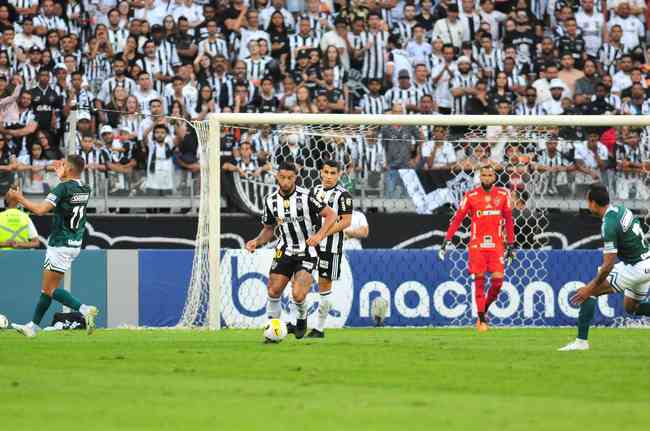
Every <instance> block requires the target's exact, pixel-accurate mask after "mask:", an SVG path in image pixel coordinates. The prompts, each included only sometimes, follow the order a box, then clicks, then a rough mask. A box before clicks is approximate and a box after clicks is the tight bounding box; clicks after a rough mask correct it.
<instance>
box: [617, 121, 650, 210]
mask: <svg viewBox="0 0 650 431" xmlns="http://www.w3.org/2000/svg"><path fill="white" fill-rule="evenodd" d="M639 138H640V137H639V132H638V131H637V130H628V131H627V133H626V134H625V135H624V136H623V142H622V143H620V144H618V145H616V149H615V151H616V196H617V197H618V198H619V199H642V200H647V199H648V198H649V197H650V194H648V186H647V180H648V172H647V171H646V170H645V169H644V166H645V163H646V162H648V154H647V152H644V151H643V149H642V148H641V146H640V139H639Z"/></svg>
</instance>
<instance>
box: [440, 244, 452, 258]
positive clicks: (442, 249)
mask: <svg viewBox="0 0 650 431" xmlns="http://www.w3.org/2000/svg"><path fill="white" fill-rule="evenodd" d="M450 244H451V241H449V240H445V242H443V243H442V246H441V247H440V250H438V258H439V259H440V260H442V261H444V260H445V254H447V247H449V245H450Z"/></svg>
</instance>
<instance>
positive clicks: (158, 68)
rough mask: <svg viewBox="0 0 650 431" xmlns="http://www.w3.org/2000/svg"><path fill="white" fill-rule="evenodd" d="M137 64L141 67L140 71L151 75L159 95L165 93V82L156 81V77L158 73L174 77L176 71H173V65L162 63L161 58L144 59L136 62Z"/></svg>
mask: <svg viewBox="0 0 650 431" xmlns="http://www.w3.org/2000/svg"><path fill="white" fill-rule="evenodd" d="M135 64H137V65H138V66H140V69H142V71H143V72H147V73H148V74H149V75H150V77H151V81H152V82H153V84H154V89H155V90H156V91H157V92H158V93H160V94H163V93H164V91H165V81H162V80H160V79H156V76H155V75H156V74H157V73H162V74H163V75H165V76H174V69H172V66H171V64H169V63H167V62H164V61H162V59H161V58H160V57H154V58H153V59H151V58H148V57H143V58H140V59H138V60H136V62H135Z"/></svg>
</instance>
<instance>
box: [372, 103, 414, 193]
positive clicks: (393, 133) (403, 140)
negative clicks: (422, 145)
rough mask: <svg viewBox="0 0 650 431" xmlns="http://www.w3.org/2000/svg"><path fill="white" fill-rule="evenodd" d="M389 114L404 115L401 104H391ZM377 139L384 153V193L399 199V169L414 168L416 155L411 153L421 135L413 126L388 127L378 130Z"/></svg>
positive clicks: (400, 182)
mask: <svg viewBox="0 0 650 431" xmlns="http://www.w3.org/2000/svg"><path fill="white" fill-rule="evenodd" d="M391 114H393V115H400V114H404V106H403V105H402V103H401V102H399V101H395V102H393V106H392V110H391ZM379 139H380V142H381V144H382V145H383V148H384V151H385V153H386V170H387V172H386V174H385V176H384V186H385V189H384V192H385V195H386V197H388V198H397V197H401V196H402V194H401V192H400V191H399V190H398V187H400V184H402V181H401V179H400V175H399V169H412V168H414V167H415V163H416V159H417V155H416V156H415V157H414V156H413V153H414V151H415V150H416V148H417V143H418V142H420V141H422V133H421V131H420V130H418V129H417V127H414V126H400V125H390V126H382V127H381V128H380V129H379Z"/></svg>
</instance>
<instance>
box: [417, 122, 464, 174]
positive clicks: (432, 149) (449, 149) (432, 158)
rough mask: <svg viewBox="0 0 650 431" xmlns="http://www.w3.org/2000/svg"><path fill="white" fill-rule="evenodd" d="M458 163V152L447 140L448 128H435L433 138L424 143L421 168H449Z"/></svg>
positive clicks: (421, 150) (421, 152) (421, 151)
mask: <svg viewBox="0 0 650 431" xmlns="http://www.w3.org/2000/svg"><path fill="white" fill-rule="evenodd" d="M455 163H456V152H455V151H454V146H453V144H452V143H451V142H449V141H448V140H447V128H446V127H442V126H436V127H434V128H433V139H432V140H430V141H425V142H423V143H422V147H421V149H420V163H419V169H427V170H448V169H451V168H452V167H453V165H454V164H455Z"/></svg>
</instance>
